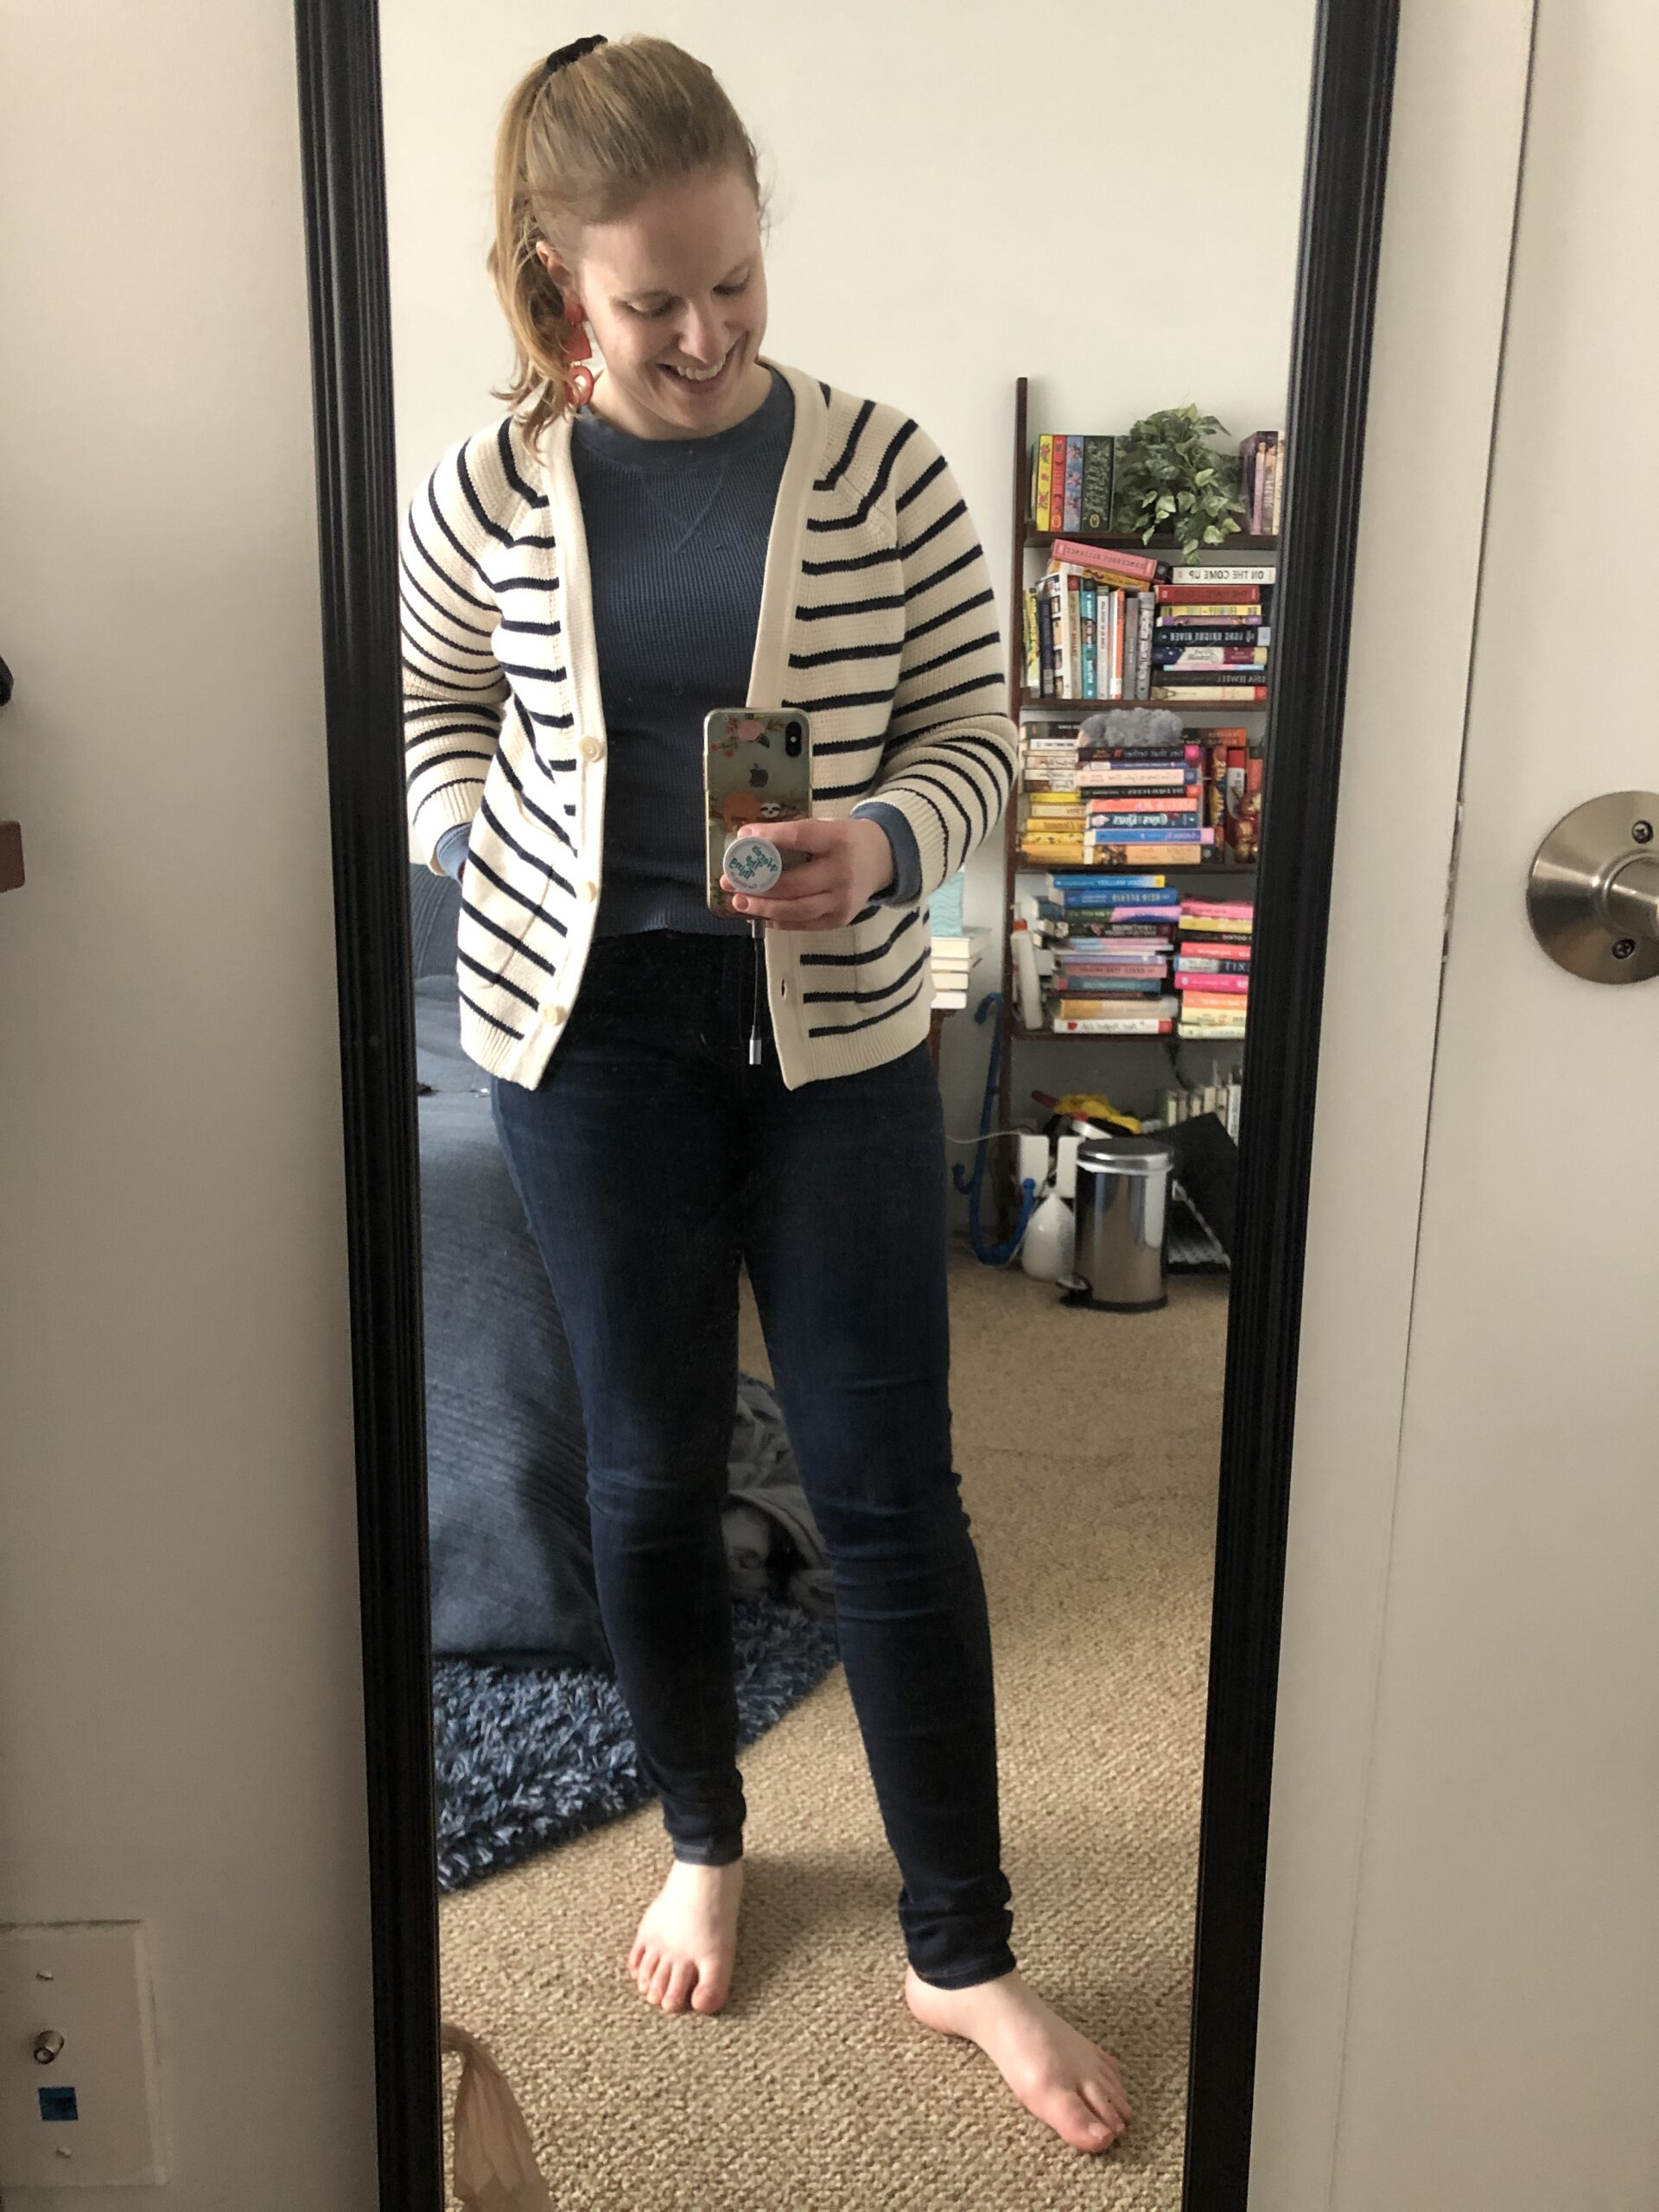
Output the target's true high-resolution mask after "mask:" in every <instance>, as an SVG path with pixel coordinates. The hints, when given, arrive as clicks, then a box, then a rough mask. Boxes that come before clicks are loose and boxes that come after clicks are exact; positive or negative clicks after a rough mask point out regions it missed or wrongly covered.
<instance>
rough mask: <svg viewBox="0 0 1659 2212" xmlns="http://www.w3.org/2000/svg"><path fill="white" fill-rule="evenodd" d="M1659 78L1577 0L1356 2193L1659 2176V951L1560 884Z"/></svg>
mask: <svg viewBox="0 0 1659 2212" xmlns="http://www.w3.org/2000/svg"><path fill="white" fill-rule="evenodd" d="M1656 104H1659V14H1656V12H1655V10H1653V8H1652V5H1651V0H1539V6H1538V10H1537V19H1536V29H1535V48H1534V59H1533V70H1532V81H1531V92H1530V105H1529V118H1528V127H1527V136H1526V141H1525V149H1524V156H1523V162H1522V187H1521V195H1520V202H1519V208H1518V214H1517V219H1516V234H1515V245H1514V256H1513V264H1512V270H1511V281H1510V307H1509V315H1508V323H1507V328H1506V330H1505V334H1504V339H1503V357H1502V370H1501V383H1500V387H1499V397H1498V409H1497V433H1496V440H1495V444H1494V448H1493V454H1492V471H1491V487H1490V505H1489V509H1488V523H1487V533H1486V543H1485V547H1484V557H1483V562H1482V574H1481V583H1480V595H1479V604H1478V621H1477V629H1476V642H1475V651H1474V658H1473V663H1472V681H1471V692H1470V709H1469V716H1468V723H1467V732H1466V738H1465V755H1464V770H1463V819H1462V840H1461V851H1460V857H1459V866H1458V870H1457V874H1456V880H1455V895H1454V901H1453V906H1452V918H1451V927H1450V934H1449V942H1448V951H1447V958H1446V969H1445V976H1444V983H1443V988H1442V995H1441V1003H1440V1026H1439V1035H1438V1042H1437V1046H1436V1052H1435V1062H1434V1073H1433V1092H1432V1103H1431V1112H1430V1121H1429V1134H1428V1146H1427V1173H1426V1179H1425V1183H1424V1189H1423V1203H1422V1214H1421V1227H1420V1234H1419V1243H1418V1257H1417V1270H1416V1283H1415V1291H1414V1300H1413V1306H1412V1316H1411V1332H1410V1343H1409V1352H1408V1363H1407V1371H1406V1385H1405V1397H1404V1418H1403V1423H1402V1430H1401V1447H1400V1464H1399V1472H1398V1483H1397V1489H1396V1491H1395V1516H1394V1527H1393V1536H1392V1550H1391V1557H1390V1562H1389V1575H1388V1585H1387V1595H1386V1602H1385V1607H1384V1611H1383V1630H1382V1637H1381V1651H1380V1666H1379V1670H1378V1676H1377V1698H1376V1730H1375V1738H1374V1741H1373V1745H1372V1755H1371V1771H1370V1785H1369V1801H1368V1808H1367V1815H1366V1821H1365V1827H1364V1834H1363V1852H1362V1858H1361V1861H1360V1866H1359V1874H1358V1884H1357V1920H1356V1925H1355V1942H1354V1951H1353V1965H1352V1978H1351V1986H1350V1991H1349V2002H1348V2021H1347V2032H1346V2037H1345V2045H1344V2050H1343V2054H1342V2081H1341V2091H1340V2102H1339V2114H1338V2127H1337V2140H1336V2155H1335V2161H1334V2180H1333V2185H1332V2192H1331V2196H1330V2199H1329V2202H1330V2203H1331V2205H1332V2208H1333V2212H1402V2208H1403V2207H1409V2208H1410V2212H1651V2208H1653V2207H1654V2206H1656V2205H1659V978H1656V979H1654V980H1652V981H1649V982H1644V983H1638V984H1636V985H1633V986H1631V987H1630V988H1606V987H1598V986H1596V985H1593V984H1591V983H1586V982H1578V981H1575V980H1574V979H1573V977H1572V976H1568V975H1567V974H1565V973H1563V971H1562V970H1561V969H1560V968H1558V967H1556V966H1554V964H1553V963H1551V962H1550V961H1549V960H1548V958H1547V957H1545V955H1544V953H1543V952H1542V951H1541V950H1540V948H1539V946H1538V945H1537V944H1536V943H1535V940H1534V938H1533V937H1532V935H1531V933H1530V931H1529V926H1528V922H1527V916H1526V911H1525V906H1524V900H1523V893H1524V887H1525V883H1526V878H1527V871H1528V867H1529V861H1530V860H1531V857H1532V855H1533V852H1534V849H1535V847H1536V845H1537V844H1538V842H1539V840H1540V839H1541V837H1542V836H1543V835H1544V834H1545V833H1546V832H1547V831H1548V829H1550V827H1551V826H1552V824H1553V823H1554V822H1555V821H1556V820H1557V819H1558V817H1560V816H1561V815H1563V814H1565V813H1567V811H1568V810H1569V809H1571V808H1573V806H1575V805H1577V804H1580V802H1581V801H1583V800H1586V799H1588V798H1592V797H1594V796H1595V795H1597V794H1598V793H1600V792H1604V791H1622V790H1626V789H1631V788H1639V789H1642V790H1645V791H1655V790H1656V789H1659V705H1656V703H1655V699H1656V687H1655V672H1654V668H1653V664H1652V640H1653V639H1654V636H1655V634H1656V629H1659V624H1656V620H1655V616H1654V609H1653V604H1652V598H1651V592H1652V585H1651V583H1650V582H1649V575H1650V571H1651V569H1652V568H1653V562H1652V558H1651V550H1650V535H1651V531H1652V526H1653V520H1654V517H1655V514H1656V510H1659V440H1656V434H1655V430H1654V427H1653V423H1652V416H1653V408H1652V398H1653V393H1654V388H1655V357H1656V352H1659V304H1656V289H1655V288H1656V279H1659V133H1656V130H1655V128H1654V118H1655V112H1656ZM1422 551H1423V558H1422V563H1421V569H1419V571H1418V573H1417V574H1416V575H1415V576H1414V577H1413V578H1412V579H1411V581H1410V582H1409V584H1408V587H1407V588H1405V589H1404V590H1403V591H1402V608H1401V631H1400V645H1401V650H1402V652H1405V653H1409V652H1410V650H1411V620H1410V615H1411V603H1412V600H1413V598H1414V596H1415V595H1416V594H1421V593H1422V592H1424V591H1432V590H1433V587H1434V575H1435V561H1434V552H1433V546H1432V545H1425V546H1424V548H1423V549H1422ZM1387 921H1388V918H1387V915H1386V913H1381V912H1380V913H1379V914H1378V916H1377V925H1378V926H1379V927H1382V928H1386V926H1387Z"/></svg>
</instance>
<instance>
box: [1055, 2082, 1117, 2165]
mask: <svg viewBox="0 0 1659 2212" xmlns="http://www.w3.org/2000/svg"><path fill="white" fill-rule="evenodd" d="M1052 2125H1053V2126H1054V2127H1055V2129H1056V2131H1057V2132H1058V2133H1059V2134H1061V2135H1062V2136H1064V2137H1065V2140H1066V2141H1067V2142H1068V2143H1070V2144H1071V2145H1072V2147H1073V2148H1074V2149H1075V2150H1078V2151H1103V2150H1104V2149H1105V2148H1106V2146H1107V2145H1108V2144H1109V2143H1115V2142H1116V2140H1117V2138H1118V2137H1119V2135H1121V2134H1122V2128H1121V2127H1120V2126H1119V2125H1118V2123H1117V2120H1116V2117H1114V2118H1112V2119H1110V2120H1107V2119H1105V2118H1104V2117H1103V2115H1102V2114H1101V2113H1098V2112H1096V2110H1095V2108H1094V2107H1093V2106H1092V2105H1090V2103H1088V2102H1087V2101H1086V2100H1085V2099H1084V2096H1083V2094H1082V2093H1081V2091H1079V2090H1077V2089H1068V2090H1067V2092H1066V2094H1065V2096H1064V2097H1063V2098H1061V2099H1060V2100H1059V2104H1058V2110H1057V2112H1056V2113H1055V2115H1054V2120H1053V2122H1052Z"/></svg>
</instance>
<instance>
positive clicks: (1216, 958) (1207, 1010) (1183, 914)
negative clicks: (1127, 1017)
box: [1174, 899, 1255, 1040]
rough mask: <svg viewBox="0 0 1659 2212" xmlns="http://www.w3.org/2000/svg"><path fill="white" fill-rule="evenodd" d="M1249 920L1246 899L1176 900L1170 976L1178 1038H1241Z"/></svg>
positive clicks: (1247, 977)
mask: <svg viewBox="0 0 1659 2212" xmlns="http://www.w3.org/2000/svg"><path fill="white" fill-rule="evenodd" d="M1254 925H1255V910H1254V908H1253V907H1252V906H1251V904H1250V902H1249V899H1182V900H1181V902H1180V911H1179V915H1178V917H1177V932H1176V943H1175V976H1174V982H1175V988H1176V992H1177V994H1178V995H1179V1002H1180V1025H1179V1035H1181V1036H1183V1037H1204V1038H1209V1039H1216V1040H1219V1039H1224V1038H1229V1037H1242V1036H1243V1034H1244V1022H1245V1015H1246V1012H1247V1010H1248V1007H1249V996H1250V951H1251V931H1252V929H1253V927H1254Z"/></svg>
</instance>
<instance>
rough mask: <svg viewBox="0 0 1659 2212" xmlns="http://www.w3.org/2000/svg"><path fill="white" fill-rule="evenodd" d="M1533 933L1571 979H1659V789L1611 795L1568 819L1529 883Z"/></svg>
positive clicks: (1540, 853)
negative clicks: (1650, 977)
mask: <svg viewBox="0 0 1659 2212" xmlns="http://www.w3.org/2000/svg"><path fill="white" fill-rule="evenodd" d="M1527 918H1528V919H1529V921H1530V922H1531V924H1532V932H1533V935H1534V936H1535V938H1537V940H1538V942H1539V944H1541V945H1542V946H1543V948H1544V950H1545V951H1546V952H1547V953H1548V955H1549V957H1550V958H1551V959H1552V960H1554V961H1556V962H1558V963H1560V966H1561V967H1563V968H1565V969H1567V973H1568V975H1569V976H1581V977H1582V978H1583V980H1584V981H1585V982H1586V983H1640V982H1644V981H1645V980H1646V979H1647V977H1648V976H1659V791H1608V792H1606V793H1605V794H1604V795H1603V797H1602V798H1592V799H1587V800H1586V802H1585V804H1583V805H1582V806H1575V807H1574V808H1573V811H1572V812H1571V814H1564V815H1563V816H1562V817H1561V818H1560V821H1559V822H1558V823H1556V824H1555V827H1554V829H1552V830H1551V831H1550V833H1549V835H1548V837H1546V838H1545V840H1544V842H1543V843H1542V844H1541V845H1540V846H1539V848H1538V850H1537V852H1536V853H1535V855H1533V862H1532V871H1531V874H1529V876H1528V878H1527Z"/></svg>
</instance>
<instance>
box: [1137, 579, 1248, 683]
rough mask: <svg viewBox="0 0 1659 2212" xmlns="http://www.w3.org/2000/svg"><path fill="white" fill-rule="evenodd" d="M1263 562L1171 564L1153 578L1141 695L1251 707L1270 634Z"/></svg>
mask: <svg viewBox="0 0 1659 2212" xmlns="http://www.w3.org/2000/svg"><path fill="white" fill-rule="evenodd" d="M1274 575H1275V570H1274V568H1273V567H1272V566H1271V565H1270V564H1264V563H1245V564H1243V565H1239V566H1224V565H1223V564H1221V563H1212V564H1206V565H1205V566H1203V567H1200V568H1181V569H1175V570H1174V571H1173V574H1172V575H1171V577H1170V580H1169V582H1167V583H1159V584H1154V587H1153V592H1154V597H1155V599H1156V601H1157V613H1156V617H1155V619H1154V625H1153V633H1152V677H1151V683H1150V687H1149V695H1148V696H1150V697H1152V698H1154V699H1161V700H1166V701H1167V702H1170V703H1172V704H1183V705H1189V706H1200V705H1201V706H1220V707H1259V706H1262V705H1264V704H1265V703H1266V701H1267V696H1268V649H1269V647H1270V646H1271V645H1272V642H1273V627H1272V613H1273V587H1274Z"/></svg>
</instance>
